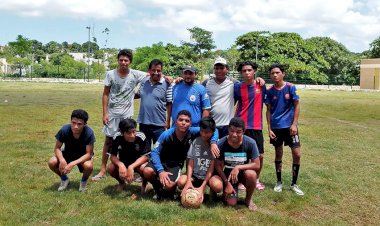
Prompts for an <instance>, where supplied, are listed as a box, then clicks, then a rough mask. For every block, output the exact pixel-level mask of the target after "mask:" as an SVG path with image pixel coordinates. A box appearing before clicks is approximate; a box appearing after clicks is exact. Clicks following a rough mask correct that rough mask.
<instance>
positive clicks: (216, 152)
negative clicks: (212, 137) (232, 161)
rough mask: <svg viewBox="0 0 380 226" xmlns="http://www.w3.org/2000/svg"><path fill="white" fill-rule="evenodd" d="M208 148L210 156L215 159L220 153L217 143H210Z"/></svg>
mask: <svg viewBox="0 0 380 226" xmlns="http://www.w3.org/2000/svg"><path fill="white" fill-rule="evenodd" d="M210 149H211V154H212V156H213V157H214V158H215V159H216V158H219V155H220V150H219V148H218V145H217V144H211V145H210Z"/></svg>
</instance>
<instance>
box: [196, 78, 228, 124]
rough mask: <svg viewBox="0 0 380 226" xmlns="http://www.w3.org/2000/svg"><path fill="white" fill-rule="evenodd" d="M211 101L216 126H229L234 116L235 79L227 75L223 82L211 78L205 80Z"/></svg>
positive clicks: (204, 83)
mask: <svg viewBox="0 0 380 226" xmlns="http://www.w3.org/2000/svg"><path fill="white" fill-rule="evenodd" d="M203 85H204V86H205V87H206V89H207V94H208V96H209V97H210V101H211V112H210V114H211V116H212V118H213V119H214V120H215V123H216V126H227V125H228V124H229V123H230V120H231V119H232V118H233V117H234V81H233V80H232V79H230V78H229V77H227V78H226V79H225V80H224V81H223V82H222V83H221V84H218V83H216V82H215V80H214V79H213V78H212V79H209V80H206V81H205V82H203Z"/></svg>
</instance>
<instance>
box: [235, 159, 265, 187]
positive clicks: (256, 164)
mask: <svg viewBox="0 0 380 226" xmlns="http://www.w3.org/2000/svg"><path fill="white" fill-rule="evenodd" d="M258 169H260V158H259V157H257V158H255V159H251V161H250V162H249V163H247V164H242V165H237V166H235V167H234V168H233V169H232V171H231V173H230V175H229V177H228V181H232V183H234V184H235V183H237V182H238V174H239V172H240V171H241V170H254V171H257V170H258Z"/></svg>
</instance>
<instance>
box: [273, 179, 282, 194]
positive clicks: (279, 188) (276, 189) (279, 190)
mask: <svg viewBox="0 0 380 226" xmlns="http://www.w3.org/2000/svg"><path fill="white" fill-rule="evenodd" d="M273 190H274V191H275V192H282V182H281V181H277V184H276V186H274V188H273Z"/></svg>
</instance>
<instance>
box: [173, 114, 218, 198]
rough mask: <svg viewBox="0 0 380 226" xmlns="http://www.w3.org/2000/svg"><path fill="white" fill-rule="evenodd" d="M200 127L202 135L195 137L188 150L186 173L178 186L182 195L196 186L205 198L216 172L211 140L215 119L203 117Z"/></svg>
mask: <svg viewBox="0 0 380 226" xmlns="http://www.w3.org/2000/svg"><path fill="white" fill-rule="evenodd" d="M199 127H200V129H201V130H200V136H199V137H197V138H195V140H194V141H193V143H192V144H191V146H190V149H189V151H188V152H187V165H186V175H182V176H181V177H180V178H179V180H178V182H177V184H178V188H179V189H182V193H181V196H182V195H183V194H184V193H185V192H186V191H187V190H188V189H189V188H194V189H196V190H198V191H199V192H200V193H201V194H202V200H203V195H204V191H205V188H206V185H209V180H210V178H211V177H212V175H213V173H214V157H213V156H212V153H211V145H210V141H211V137H212V135H213V133H214V132H215V129H216V125H215V121H214V119H212V118H211V117H209V116H208V117H204V118H202V119H201V121H200V123H199ZM209 186H210V185H209ZM210 187H212V186H210Z"/></svg>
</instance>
